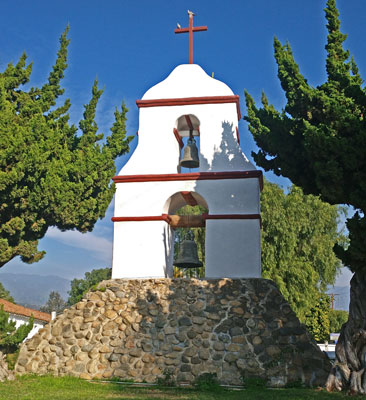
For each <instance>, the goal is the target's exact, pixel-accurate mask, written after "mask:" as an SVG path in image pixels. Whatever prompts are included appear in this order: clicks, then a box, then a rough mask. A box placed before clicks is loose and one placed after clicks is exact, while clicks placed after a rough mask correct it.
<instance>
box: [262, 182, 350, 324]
mask: <svg viewBox="0 0 366 400" xmlns="http://www.w3.org/2000/svg"><path fill="white" fill-rule="evenodd" d="M338 211H339V209H338V208H337V207H336V206H331V205H329V204H327V203H324V202H322V201H321V200H320V199H319V197H316V196H313V195H304V194H303V192H302V190H301V189H300V188H298V187H296V186H292V187H291V188H290V190H289V193H288V194H285V193H284V191H283V190H282V189H281V188H280V187H279V186H278V185H276V184H274V183H270V182H267V181H265V183H264V188H263V191H262V194H261V215H262V236H261V241H262V242H261V247H262V276H263V277H264V278H267V279H271V280H273V281H274V282H276V284H277V285H278V287H279V289H280V291H281V293H282V294H283V296H284V297H285V299H286V300H287V301H288V302H289V304H290V305H291V307H292V309H293V310H294V311H295V312H296V314H297V316H298V317H299V318H300V320H301V321H302V322H304V318H305V314H306V312H307V310H309V309H311V308H313V307H315V306H316V304H317V301H318V299H319V297H320V296H321V294H322V293H323V292H324V291H325V290H326V288H327V286H328V285H329V284H333V283H334V280H335V277H336V274H337V271H338V270H339V268H340V266H341V263H340V261H339V260H338V259H337V257H336V256H335V254H334V252H333V247H334V245H335V244H336V243H341V242H342V241H343V239H344V238H343V236H342V235H341V234H339V233H338V231H337V222H338Z"/></svg>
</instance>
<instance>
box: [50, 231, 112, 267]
mask: <svg viewBox="0 0 366 400" xmlns="http://www.w3.org/2000/svg"><path fill="white" fill-rule="evenodd" d="M46 236H47V238H49V239H54V240H56V241H59V242H61V243H63V244H66V245H67V246H72V247H76V248H80V249H82V250H88V251H91V252H93V253H94V256H95V257H97V258H99V259H101V260H104V261H105V260H109V259H110V258H111V255H112V241H111V240H107V239H105V238H104V237H100V236H97V235H95V234H94V233H91V232H88V233H80V232H78V231H66V232H61V231H60V230H58V229H57V228H54V227H51V228H49V229H48V231H47V235H46Z"/></svg>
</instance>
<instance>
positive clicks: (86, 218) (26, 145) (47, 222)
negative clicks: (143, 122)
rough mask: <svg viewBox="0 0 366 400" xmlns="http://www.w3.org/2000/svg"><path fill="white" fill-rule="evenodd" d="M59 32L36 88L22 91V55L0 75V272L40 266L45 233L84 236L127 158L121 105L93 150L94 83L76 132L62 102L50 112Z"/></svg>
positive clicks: (57, 82) (64, 42)
mask: <svg viewBox="0 0 366 400" xmlns="http://www.w3.org/2000/svg"><path fill="white" fill-rule="evenodd" d="M67 32H68V28H67V29H66V30H65V32H64V33H63V34H62V35H61V38H60V49H59V51H58V53H57V59H56V62H55V64H54V66H53V68H52V71H51V72H50V74H49V76H48V81H47V83H45V84H44V85H43V86H42V87H40V88H36V87H32V88H30V89H29V90H28V91H26V90H24V87H23V86H22V85H24V84H26V83H27V82H28V81H29V79H30V75H31V72H32V64H28V65H26V55H25V54H23V55H22V56H21V57H20V59H19V61H18V62H17V64H16V65H13V64H12V63H10V64H9V65H8V66H7V68H6V69H5V70H4V71H3V72H2V73H0V205H1V206H0V266H2V265H4V264H5V263H7V262H8V261H10V260H11V259H12V258H14V257H16V256H20V257H21V259H22V261H24V262H27V263H32V262H36V261H38V260H40V259H41V258H42V257H43V256H44V252H43V251H38V249H37V246H38V240H39V239H41V238H42V237H43V236H44V235H45V233H46V232H47V229H48V227H50V226H56V227H58V228H59V229H61V230H68V229H77V230H78V231H80V232H87V231H91V230H92V229H93V227H94V224H95V223H96V221H97V220H98V219H99V218H103V217H104V215H105V211H106V209H107V207H108V205H109V203H110V201H111V200H112V197H113V193H114V190H115V187H114V185H113V184H111V183H110V182H111V178H112V177H113V175H115V165H114V160H115V158H116V157H118V156H120V155H122V154H124V153H126V152H127V151H128V150H129V146H128V144H129V142H130V140H131V139H132V137H128V138H126V128H125V122H126V113H127V111H128V110H127V108H126V107H125V105H124V104H122V107H121V110H120V111H119V110H118V109H116V111H115V122H114V124H113V126H112V128H111V135H110V136H109V137H107V138H106V140H105V142H104V144H102V142H101V141H102V139H103V137H104V135H103V134H102V133H97V130H98V127H97V124H96V122H95V114H96V108H97V103H98V100H99V98H100V96H101V94H102V92H103V91H102V90H99V89H98V82H97V81H95V82H94V85H93V87H92V95H91V99H90V101H89V103H88V104H86V105H85V111H84V115H83V119H82V120H81V121H80V123H79V129H80V131H79V132H78V129H77V128H76V126H75V125H70V123H69V114H68V111H69V108H70V105H71V104H70V100H69V99H66V100H65V101H64V103H63V104H61V105H60V104H58V99H59V97H60V96H61V95H62V94H63V93H64V89H62V87H61V80H62V79H63V77H64V72H65V69H66V67H67V47H68V44H69V39H67Z"/></svg>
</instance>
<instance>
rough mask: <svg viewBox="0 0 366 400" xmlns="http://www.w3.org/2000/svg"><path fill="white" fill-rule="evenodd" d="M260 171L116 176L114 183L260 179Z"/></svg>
mask: <svg viewBox="0 0 366 400" xmlns="http://www.w3.org/2000/svg"><path fill="white" fill-rule="evenodd" d="M261 177H262V171H260V170H250V171H224V172H189V173H185V174H146V175H116V176H114V177H113V178H112V179H113V181H114V182H116V183H119V182H158V181H193V180H210V179H245V178H261Z"/></svg>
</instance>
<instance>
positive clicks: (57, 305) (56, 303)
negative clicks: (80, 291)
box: [39, 291, 67, 314]
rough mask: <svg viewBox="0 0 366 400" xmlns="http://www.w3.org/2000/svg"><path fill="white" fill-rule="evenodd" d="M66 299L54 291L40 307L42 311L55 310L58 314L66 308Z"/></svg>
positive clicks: (49, 311)
mask: <svg viewBox="0 0 366 400" xmlns="http://www.w3.org/2000/svg"><path fill="white" fill-rule="evenodd" d="M66 305H67V304H66V301H65V300H64V299H63V298H62V297H61V295H60V293H59V292H56V291H52V292H51V293H50V294H49V296H48V300H47V302H46V304H45V305H44V306H42V307H40V309H39V310H40V311H43V312H46V313H49V314H51V313H52V312H53V311H55V312H56V314H60V313H62V311H63V310H64V309H65V308H66Z"/></svg>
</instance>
